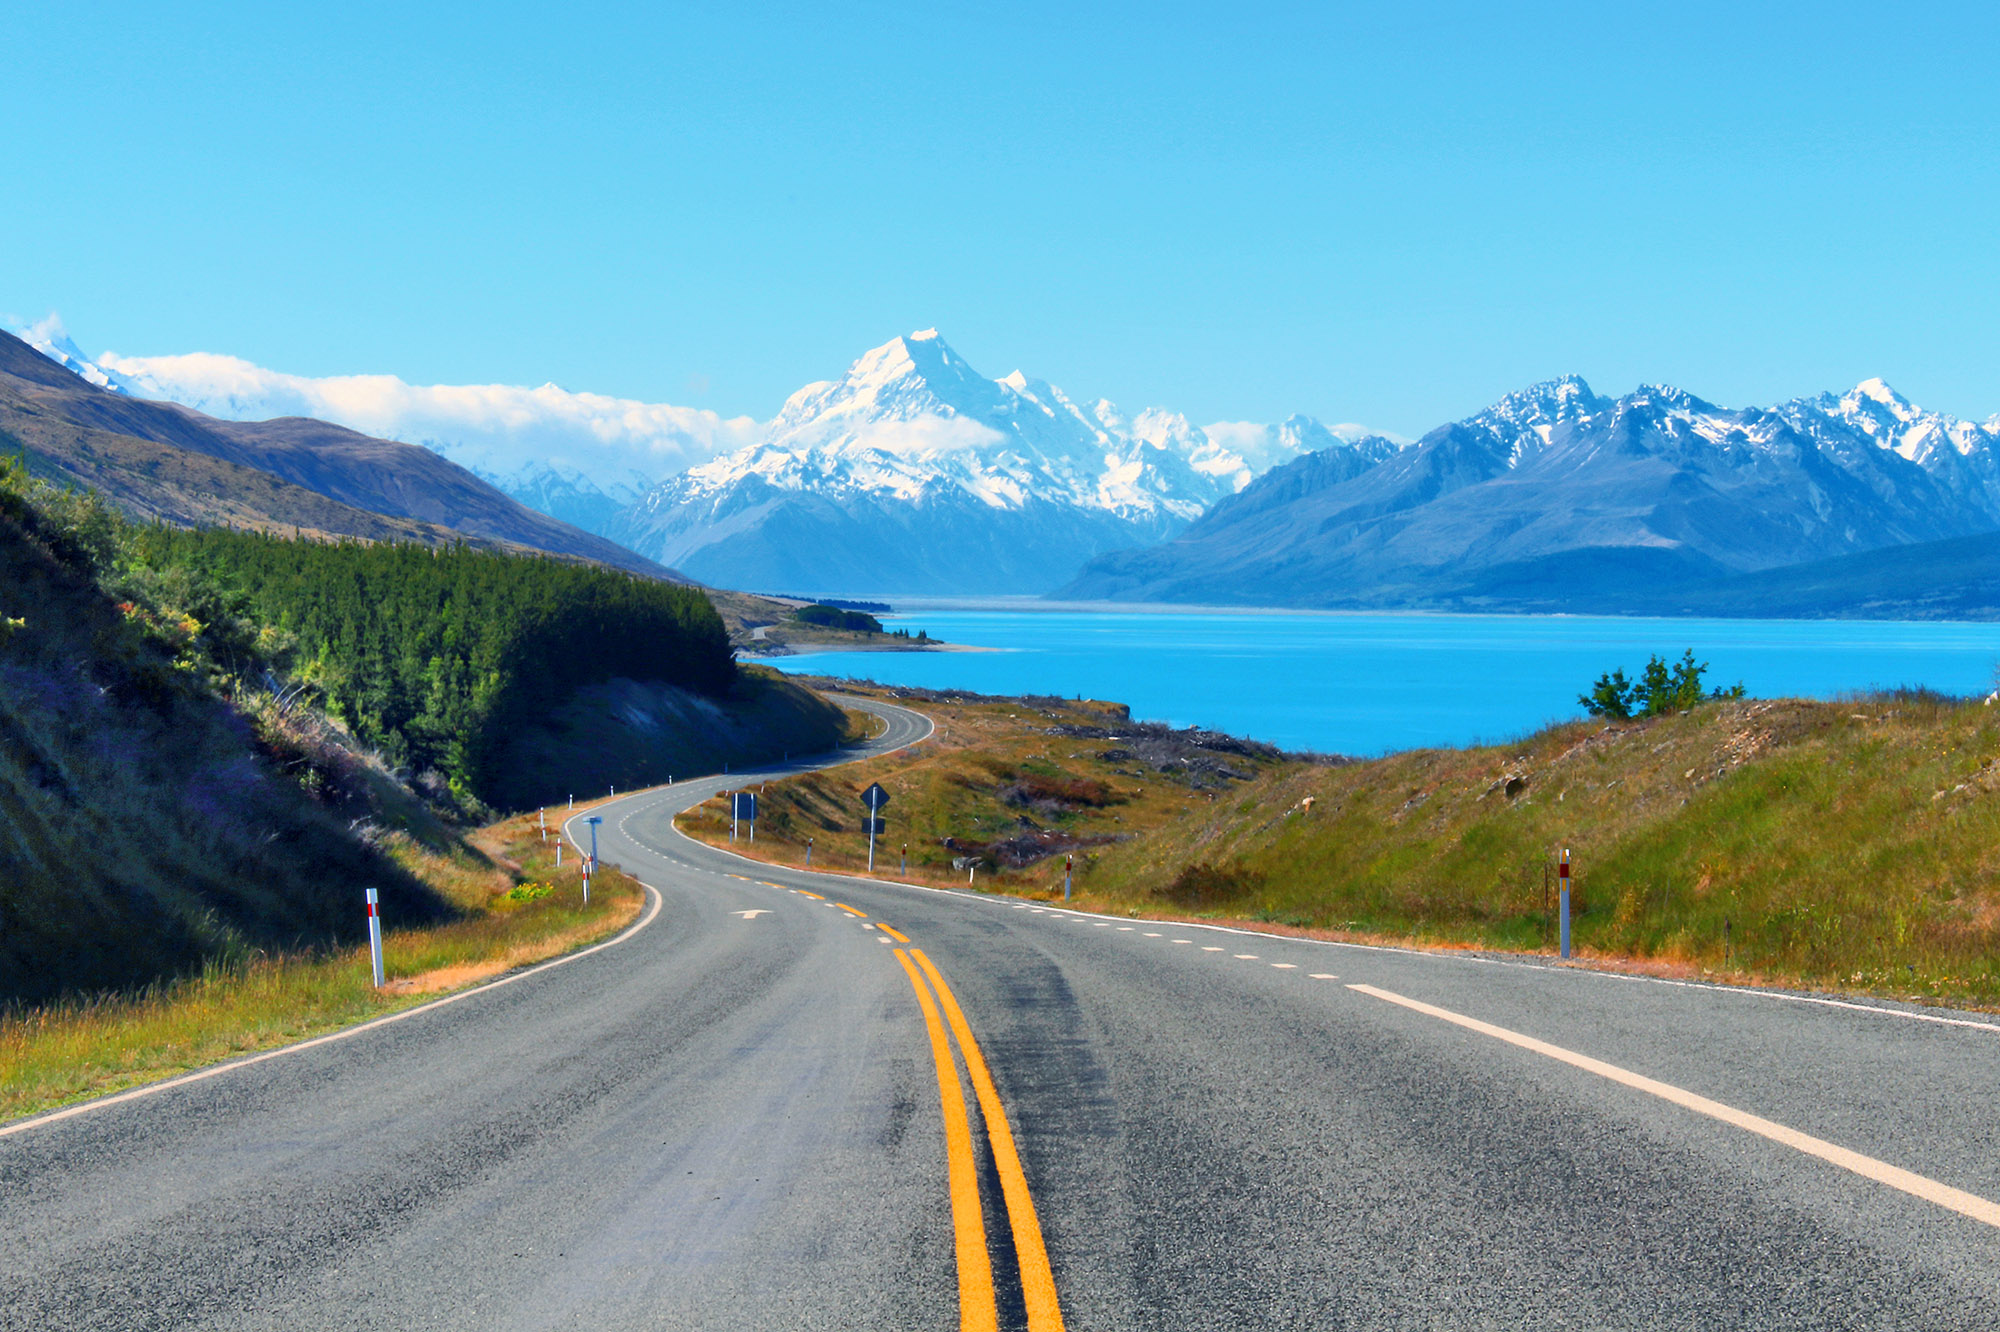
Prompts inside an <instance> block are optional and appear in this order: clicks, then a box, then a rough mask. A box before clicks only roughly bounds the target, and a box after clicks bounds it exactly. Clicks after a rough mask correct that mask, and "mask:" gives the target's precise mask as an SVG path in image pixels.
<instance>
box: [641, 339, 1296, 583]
mask: <svg viewBox="0 0 2000 1332" xmlns="http://www.w3.org/2000/svg"><path fill="white" fill-rule="evenodd" d="M1273 429H1274V432H1275V434H1274V437H1273V438H1272V439H1271V440H1269V441H1260V443H1261V444H1262V447H1261V448H1260V449H1259V450H1258V451H1257V452H1256V453H1255V454H1254V457H1246V456H1245V455H1244V453H1243V452H1241V451H1238V449H1236V448H1234V447H1232V444H1234V443H1235V442H1236V440H1234V439H1232V440H1228V441H1218V440H1216V439H1212V438H1211V437H1210V436H1209V435H1208V434H1207V433H1206V432H1205V431H1203V430H1202V429H1200V428H1198V427H1195V426H1192V425H1190V424H1189V423H1188V422H1187V420H1186V419H1185V418H1184V417H1181V416H1179V415H1176V414H1174V413H1170V412H1166V411H1162V410H1159V409H1149V410H1147V411H1143V412H1141V413H1139V414H1138V416H1137V417H1135V418H1132V419H1129V420H1128V419H1127V418H1126V417H1125V416H1124V415H1123V413H1121V412H1120V411H1119V409H1118V408H1117V406H1116V405H1114V404H1113V403H1111V402H1108V401H1105V400H1103V399H1099V400H1096V401H1093V402H1089V403H1087V404H1086V403H1085V402H1083V401H1080V400H1077V399H1073V398H1071V397H1070V396H1069V395H1068V394H1067V393H1065V392H1064V391H1063V390H1062V389H1060V388H1057V387H1056V386H1055V385H1053V384H1050V383H1049V382H1047V381H1046V380H1041V379H1033V378H1030V377H1029V376H1027V375H1026V374H1024V373H1022V372H1021V371H1018V370H1017V371H1015V372H1014V373H1012V374H1010V375H1007V376H1004V377H1003V378H1000V379H987V378H985V377H984V376H983V375H981V374H979V373H978V372H977V371H976V370H974V369H973V368H972V367H971V366H970V365H968V364H967V363H966V361H965V359H964V358H963V357H961V356H960V355H959V354H958V353H957V352H956V351H954V350H953V349H952V348H951V346H950V345H949V344H948V343H946V342H945V341H944V339H943V338H942V337H940V336H939V335H938V333H937V330H935V329H924V330H922V331H920V332H917V333H912V334H910V335H909V336H907V337H901V338H895V339H893V340H891V341H889V342H887V343H884V344H883V345H882V346H880V347H876V348H874V349H873V350H871V351H869V352H867V353H865V354H864V355H862V356H861V357H860V358H859V359H857V360H856V361H855V362H854V363H853V365H851V366H850V367H848V370H847V372H846V373H845V374H844V375H842V376H841V377H840V378H839V379H836V380H827V381H822V382H819V383H814V384H808V385H806V386H805V387H804V388H802V389H800V390H799V391H798V392H796V393H794V394H793V395H792V396H791V397H790V398H789V399H788V400H787V401H786V403H785V405H784V408H783V410H781V411H780V412H779V413H778V416H777V418H776V419H775V420H773V421H772V422H771V425H770V427H769V429H768V431H767V432H766V433H765V435H764V437H763V438H762V439H760V440H758V441H757V442H755V443H753V444H750V445H747V446H745V447H744V448H742V449H739V450H737V451H736V452H735V453H732V454H728V455H726V456H724V457H720V458H717V459H715V460H713V461H712V462H708V463H704V464H701V465H699V466H696V467H692V468H690V469H689V470H688V471H687V472H685V473H683V474H682V475H680V476H677V477H673V478H669V479H668V480H666V481H664V482H662V483H661V485H660V486H659V487H657V488H656V489H655V490H654V491H653V493H652V494H650V495H649V496H647V498H646V500H645V502H644V503H643V504H642V505H640V506H639V507H638V508H637V509H635V510H634V511H633V513H632V514H631V515H629V517H630V521H629V523H628V525H627V526H625V527H623V528H621V529H618V533H617V534H618V535H619V537H620V539H622V540H625V541H626V542H627V543H628V544H630V545H632V546H633V547H634V548H635V549H638V550H641V551H656V550H659V551H664V550H671V551H674V552H676V554H675V559H676V561H677V567H680V568H684V569H687V570H688V571H689V572H691V573H693V574H694V575H695V576H696V577H701V578H707V579H710V580H711V581H718V582H731V583H734V584H735V585H739V586H741V585H746V584H747V585H756V586H779V585H784V586H801V587H804V586H810V587H815V588H820V589H822V590H825V591H878V592H879V591H919V590H938V591H961V592H972V591H980V592H1039V591H1043V590H1045V589H1046V588H1047V587H1050V586H1053V585H1054V584H1055V583H1056V582H1059V581H1060V580H1061V579H1062V578H1063V577H1065V576H1067V574H1068V573H1069V572H1071V571H1072V570H1074V569H1075V567H1076V566H1077V565H1078V564H1080V563H1081V562H1082V561H1083V560H1084V559H1086V558H1088V557H1089V556H1090V555H1093V554H1096V553H1098V552H1099V551H1102V550H1106V549H1113V548H1116V547H1119V546H1128V545H1141V544H1145V543H1148V542H1151V541H1157V540H1160V539H1162V538H1164V537H1166V536H1168V535H1171V534H1172V533H1173V532H1175V531H1178V530H1179V529H1180V528H1181V527H1183V526H1185V525H1186V524H1187V523H1188V522H1190V521H1192V520H1193V519H1195V518H1196V517H1198V516H1200V515H1201V514H1202V513H1203V512H1204V511H1206V510H1207V508H1208V507H1209V506H1210V505H1211V504H1213V503H1214V502H1215V501H1216V500H1217V499H1220V498H1221V497H1223V496H1225V495H1229V494H1233V493H1234V492H1235V491H1236V490H1238V489H1240V488H1241V487H1242V486H1243V485H1244V484H1246V483H1247V482H1248V481H1249V480H1250V478H1251V477H1252V476H1254V475H1255V474H1256V473H1257V472H1259V471H1262V470H1264V469H1265V468H1266V467H1268V466H1269V465H1270V460H1272V459H1274V458H1276V457H1280V456H1296V454H1297V453H1298V452H1299V451H1300V449H1302V448H1306V447H1311V446H1312V445H1313V444H1314V443H1316V441H1317V440H1318V439H1319V438H1320V437H1322V436H1323V437H1325V438H1326V439H1328V440H1331V439H1332V438H1333V437H1332V436H1331V435H1330V434H1329V433H1328V432H1327V431H1326V429H1325V427H1323V426H1320V425H1319V424H1318V423H1317V422H1313V421H1311V420H1310V419H1309V418H1303V417H1298V418H1293V420H1292V421H1289V422H1287V423H1286V424H1285V425H1284V426H1283V427H1276V428H1273ZM1239 438H1240V435H1239ZM836 510H837V512H836ZM805 514H811V515H812V518H811V521H810V522H807V521H806V520H805V518H804V517H803V516H802V515H805ZM919 518H921V519H922V522H919V521H918V519H919ZM802 527H810V528H811V529H812V530H814V531H815V532H818V533H819V534H820V535H821V537H822V538H823V540H822V542H821V544H820V545H819V546H817V547H810V548H809V547H804V546H801V547H799V548H797V549H796V551H795V552H793V553H789V554H781V553H780V552H781V551H789V550H791V542H792V538H793V535H794V533H795V532H796V531H798V530H800V529H801V528H802ZM836 527H837V528H839V529H840V532H841V535H840V537H839V540H841V541H845V542H850V543H860V545H861V546H862V547H864V548H876V549H880V550H884V551H890V552H892V555H891V556H889V557H885V559H884V560H882V561H877V562H876V563H875V564H873V565H872V566H871V565H868V564H860V565H857V566H855V567H854V568H853V569H851V570H847V569H843V570H842V571H841V572H840V573H839V574H837V575H836V574H833V573H830V572H829V571H828V569H827V568H826V565H825V560H826V558H827V553H826V548H825V544H824V543H825V541H828V540H832V539H833V538H832V537H831V535H830V532H831V530H832V528H836ZM815 561H817V562H818V563H817V565H816V564H815ZM850 576H851V577H852V578H856V579H862V580H870V579H872V580H873V581H860V582H854V581H846V582H841V581H837V580H838V579H845V578H849V577H850ZM911 580H916V581H915V582H913V581H911ZM919 584H921V586H919Z"/></svg>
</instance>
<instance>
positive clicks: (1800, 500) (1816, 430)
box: [1062, 377, 2000, 609]
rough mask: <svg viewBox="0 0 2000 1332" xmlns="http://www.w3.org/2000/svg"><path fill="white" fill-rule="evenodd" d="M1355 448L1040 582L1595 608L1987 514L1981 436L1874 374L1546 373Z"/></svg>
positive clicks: (1385, 602) (1964, 528)
mask: <svg viewBox="0 0 2000 1332" xmlns="http://www.w3.org/2000/svg"><path fill="white" fill-rule="evenodd" d="M1357 461H1362V460H1354V459H1351V458H1347V457H1343V456H1342V455H1341V454H1340V453H1339V452H1337V451H1333V450H1322V451H1320V452H1317V453H1313V454H1310V455H1307V456H1306V457H1303V458H1300V459H1299V460H1297V461H1296V462H1293V463H1289V464H1286V465H1284V466H1281V467H1278V468H1275V469H1273V470H1272V471H1271V472H1269V473H1267V474H1266V475H1264V476H1262V477H1260V478H1258V479H1257V480H1256V481H1254V482H1252V483H1251V484H1250V485H1249V486H1247V487H1246V488H1245V489H1244V490H1243V491H1242V493H1241V494H1239V495H1237V496H1236V497H1234V498H1233V499H1231V500H1228V501H1226V502H1224V503H1220V504H1217V505H1216V506H1215V507H1214V508H1212V509H1211V510H1210V511H1209V512H1208V513H1207V514H1206V515H1204V516H1203V517H1202V519H1201V520H1200V521H1198V522H1197V523H1195V524H1193V525H1192V526H1191V527H1190V528H1189V529H1188V530H1187V531H1186V532H1185V533H1184V534H1182V535H1181V536H1180V537H1178V538H1176V539H1175V540H1173V541H1171V542H1168V543H1165V544H1163V545H1159V546H1155V547H1153V548H1150V549H1144V550H1135V551H1126V552H1120V553H1114V554H1110V555H1106V556H1104V557H1101V558H1099V559H1097V560H1094V561H1093V562H1092V563H1091V564H1090V565H1089V566H1087V567H1086V568H1085V569H1084V571H1083V572H1082V574H1080V575H1079V577H1078V578H1077V579H1076V580H1074V581H1073V582H1071V583H1070V584H1068V585H1067V586H1065V587H1064V588H1063V589H1062V595H1065V596H1072V597H1078V598H1109V599H1119V600H1126V599H1131V600H1166V601H1214V602H1227V601H1254V602H1258V603H1260V604H1285V605H1301V606H1336V605H1340V606H1370V605H1372V606H1426V607H1434V608H1435V607H1445V608H1459V609H1471V608H1479V607H1482V606H1483V607H1488V608H1497V607H1511V608H1523V607H1525V608H1538V609H1550V608H1561V607H1568V608H1571V609H1588V608H1592V607H1596V608H1604V607H1611V608H1614V609H1615V608H1617V607H1619V606H1621V605H1631V604H1638V603H1637V602H1636V601H1634V600H1633V599H1634V598H1639V597H1642V596H1643V597H1646V598H1650V599H1651V600H1650V601H1648V602H1647V604H1650V605H1658V604H1664V603H1663V601H1662V598H1663V596H1664V595H1665V593H1666V590H1667V589H1670V588H1673V587H1677V586H1689V587H1696V588H1699V587H1705V586H1707V585H1708V584H1710V583H1713V582H1714V581H1715V580H1718V579H1725V578H1728V577H1732V576H1737V575H1743V574H1749V573H1756V572H1759V571H1764V570H1771V569H1777V568H1783V567H1787V566H1793V565H1804V564H1807V563H1810V562H1813V561H1819V560H1834V559H1840V558H1843V557H1848V556H1858V555H1861V554H1864V553H1866V552H1871V551H1879V550H1883V549H1885V548H1890V547H1905V546H1912V547H1913V546H1916V545H1919V544H1922V543H1928V542H1936V541H1945V540H1951V539H1954V538H1959V537H1967V536H1974V535H1977V534H1981V533H1989V532H1993V531H1994V530H1995V529H1996V528H2000V466H1996V464H2000V432H1996V431H1994V430H1993V429H1991V428H1989V427H1988V426H1985V425H1978V424H1974V423H1971V422H1966V421H1961V420H1958V419H1956V418H1952V417H1948V416H1943V415H1941V414H1938V413H1932V412H1926V411H1924V410H1923V409H1921V408H1919V407H1917V406H1915V405H1914V404H1912V403H1910V402H1909V401H1908V400H1907V399H1905V398H1903V397H1902V396H1901V395H1900V394H1897V393H1896V392H1895V391H1894V390H1893V389H1891V388H1889V386H1888V385H1886V384H1884V383H1882V382H1881V381H1879V380H1870V381H1868V382H1866V383H1863V384H1861V385H1859V386H1857V387H1856V388H1855V389H1854V390H1853V391H1851V392H1849V393H1846V394H1839V395H1836V394H1823V395H1821V396H1819V397H1817V398H1811V399H1798V400H1796V401H1793V402H1788V403H1783V404H1780V405H1779V406H1777V407H1773V408H1757V407H1752V408H1743V409H1732V408H1726V407H1720V406H1717V405H1716V404H1714V403H1710V402H1705V401H1703V400H1702V399H1700V398H1698V397H1695V396H1694V395H1693V394H1690V393H1688V392H1686V391H1684V390H1682V389H1679V388H1675V387H1672V386H1669V385H1645V386H1641V387H1640V388H1639V389H1637V390H1636V391H1634V392H1632V393H1629V394H1627V395H1626V396H1624V397H1622V398H1619V399H1616V400H1612V399H1608V398H1603V397H1600V396H1598V395H1597V394H1595V393H1593V392H1592V391H1591V390H1590V388H1589V386H1588V385H1587V384H1585V383H1584V382H1583V381H1582V380H1581V379H1577V378H1575V377H1568V378H1564V379H1558V380H1550V381H1548V382H1546V383H1542V384H1536V385H1533V386H1531V387H1529V388H1527V389H1524V390H1522V391H1520V392H1518V393H1513V394H1509V395H1508V396H1507V397H1505V398H1503V399H1501V400H1500V401H1499V402H1497V403H1495V404H1494V405H1493V406H1491V407H1489V408H1487V409H1485V410H1484V411H1481V412H1478V413H1475V414H1474V415H1472V416H1470V417H1467V418H1465V419H1464V420H1462V421H1455V422H1452V423H1450V424H1448V425H1444V426H1440V427H1438V428H1437V429H1436V430H1433V431H1431V432H1430V433H1429V434H1427V435H1425V436H1424V438H1423V439H1421V440H1419V441H1418V442H1417V444H1416V445H1415V446H1414V447H1412V448H1408V449H1400V450H1396V451H1394V452H1393V453H1388V454H1386V455H1384V456H1383V457H1381V458H1380V459H1379V460H1378V461H1374V462H1372V463H1368V464H1366V465H1356V464H1357ZM1689 595H1690V596H1691V597H1694V598H1695V599H1697V600H1698V599H1699V596H1700V595H1706V593H1696V592H1691V593H1690V594H1689ZM1690 604H1692V603H1690Z"/></svg>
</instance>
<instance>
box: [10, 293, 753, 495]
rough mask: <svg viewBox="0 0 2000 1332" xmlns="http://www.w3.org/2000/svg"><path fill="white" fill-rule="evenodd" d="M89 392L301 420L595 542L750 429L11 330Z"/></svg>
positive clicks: (664, 407) (509, 391)
mask: <svg viewBox="0 0 2000 1332" xmlns="http://www.w3.org/2000/svg"><path fill="white" fill-rule="evenodd" d="M17 332H18V335H19V336H20V337H21V338H22V340H24V341H25V342H27V343H28V345H29V346H31V347H33V348H35V349H36V350H37V351H39V352H41V353H42V354H43V355H44V356H47V357H49V358H50V359H52V360H55V361H57V362H59V363H61V364H62V365H64V366H66V367H68V368H69V369H70V370H72V371H74V372H75V373H76V374H78V375H80V376H81V377H82V378H84V379H85V380H88V381H89V382H90V383H92V384H96V385H97V386H99V387H100V388H107V389H110V390H112V391H113V392H117V393H123V394H127V395H129V396H131V397H135V398H148V399H157V400H163V401H167V402H177V403H179V404H181V405H182V406H184V407H192V408H194V409H195V410H196V411H198V412H202V413H204V414H205V415H208V416H213V417H218V418H220V419H222V420H225V421H265V420H271V419H274V418H279V417H310V418H312V419H314V420H320V421H330V422H333V423H334V424H336V425H342V426H346V427H348V428H349V429H351V430H358V431H360V432H362V433H363V434H366V435H372V436H376V437H378V438H383V439H393V440H397V441H400V442H402V443H406V444H417V445H421V446H422V447H424V448H427V449H429V450H430V451H431V452H433V453H436V454H439V455H440V456H442V457H445V458H448V459H450V460H451V461H452V462H455V463H457V464H458V465H460V466H461V467H464V468H466V469H467V470H469V471H472V472H474V473H476V474H478V475H479V477H480V478H481V479H482V480H485V481H487V482H488V483H489V484H493V485H496V486H497V487H498V488H499V489H501V490H503V491H505V492H506V493H507V494H509V495H511V496H512V497H513V498H515V499H517V500H519V501H521V502H522V503H524V504H526V505H528V506H529V507H530V508H534V509H538V510H540V511H541V512H543V513H546V514H548V515H549V516H551V517H557V518H562V519H564V520H565V521H568V522H573V523H577V524H578V525H579V526H584V527H587V528H589V529H590V530H593V531H600V529H601V527H602V526H603V525H606V524H608V523H609V522H610V520H611V519H612V517H613V516H615V515H616V514H617V513H619V512H620V511H621V510H623V509H625V508H627V507H629V506H630V505H632V504H633V503H636V502H637V501H638V500H639V499H640V497H642V496H643V495H644V494H645V492H646V491H647V490H649V489H651V488H652V487H653V486H654V485H655V484H656V483H657V482H658V481H659V480H660V479H661V478H662V477H665V476H670V475H673V474H674V473H676V472H679V471H681V470H682V469H684V468H686V467H688V466H691V465H692V464H694V463H698V462H705V461H707V460H708V459H710V458H713V457H715V456H716V455H717V454H718V453H722V452H726V451H728V450H730V449H734V448H737V447H739V446H740V445H742V444H743V443H745V442H746V441H749V440H751V439H755V438H758V437H759V436H760V435H761V433H762V429H763V427H762V426H760V425H759V424H758V423H757V422H755V421H752V420H750V419H748V418H743V417H739V418H735V419H727V418H724V417H721V416H718V415H717V414H716V413H714V412H711V411H705V410H702V409H699V408H691V407H677V406H674V405H672V404H670V403H654V402H641V401H637V400H635V399H630V398H614V397H610V396H607V395H605V394H601V393H576V392H571V391H569V390H567V389H564V388H561V387H559V386H557V385H555V384H542V385H540V386H538V387H524V386H517V385H511V384H428V385H426V384H409V383H405V382H404V381H403V380H401V379H399V378H397V377H396V376H394V375H331V376H323V377H312V376H306V375H294V374H286V373H283V372H281V371H276V370H268V369H265V368H264V367H262V366H259V365H255V364H253V363H251V362H249V361H245V360H242V359H241V358H239V357H234V356H223V355H217V354H214V353H209V352H191V353H185V354H180V355H172V356H121V355H118V354H117V353H115V352H105V353H102V354H101V355H98V356H96V357H90V356H87V355H85V354H84V353H83V352H82V351H81V350H80V349H79V348H78V347H77V345H76V344H75V343H74V342H72V341H71V340H70V338H69V335H68V334H67V333H66V332H65V331H64V330H63V327H62V323H61V321H60V320H58V319H56V318H54V317H53V316H51V317H50V318H47V319H44V320H42V321H40V322H39V323H37V324H34V325H32V326H29V327H27V328H23V329H19V330H17Z"/></svg>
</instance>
